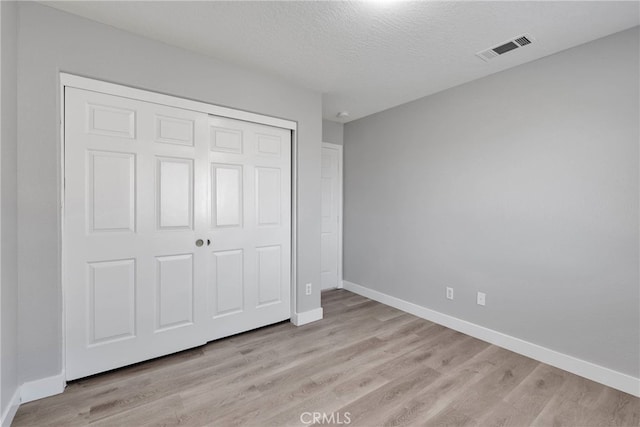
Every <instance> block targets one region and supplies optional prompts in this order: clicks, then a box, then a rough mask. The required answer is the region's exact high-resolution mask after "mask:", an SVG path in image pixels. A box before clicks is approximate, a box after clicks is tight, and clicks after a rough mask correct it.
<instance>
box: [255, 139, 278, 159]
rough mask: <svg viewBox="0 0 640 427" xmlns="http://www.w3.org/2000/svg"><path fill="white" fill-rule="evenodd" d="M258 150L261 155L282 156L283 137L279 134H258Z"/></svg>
mask: <svg viewBox="0 0 640 427" xmlns="http://www.w3.org/2000/svg"><path fill="white" fill-rule="evenodd" d="M256 140H257V144H256V152H257V154H258V155H259V156H264V157H277V158H280V155H281V153H282V138H281V137H280V136H277V135H264V134H257V135H256Z"/></svg>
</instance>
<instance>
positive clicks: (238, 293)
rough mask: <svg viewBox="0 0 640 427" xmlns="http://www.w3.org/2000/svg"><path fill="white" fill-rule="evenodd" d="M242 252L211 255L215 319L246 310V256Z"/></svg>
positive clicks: (220, 252)
mask: <svg viewBox="0 0 640 427" xmlns="http://www.w3.org/2000/svg"><path fill="white" fill-rule="evenodd" d="M243 255H244V254H243V251H242V250H231V251H218V252H213V253H212V254H211V268H212V275H211V277H212V282H211V285H210V286H211V292H210V294H211V297H212V299H213V301H212V303H211V306H212V307H213V313H212V315H213V317H220V316H225V315H229V314H234V313H239V312H242V311H243V310H244V277H243V270H244V256H243Z"/></svg>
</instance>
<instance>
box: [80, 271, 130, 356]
mask: <svg viewBox="0 0 640 427" xmlns="http://www.w3.org/2000/svg"><path fill="white" fill-rule="evenodd" d="M88 269H89V273H88V274H89V278H88V281H87V283H88V285H89V292H88V295H89V298H88V302H89V307H88V310H87V313H88V314H89V316H88V319H89V324H88V329H89V331H88V332H89V333H88V345H89V346H95V345H101V344H106V343H109V342H113V341H119V340H123V339H128V338H133V337H135V335H136V331H135V315H136V309H135V307H136V304H135V295H136V280H135V260H133V259H125V260H115V261H103V262H93V263H89V264H88Z"/></svg>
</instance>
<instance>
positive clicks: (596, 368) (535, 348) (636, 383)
mask: <svg viewBox="0 0 640 427" xmlns="http://www.w3.org/2000/svg"><path fill="white" fill-rule="evenodd" d="M344 288H345V289H346V290H348V291H351V292H354V293H356V294H359V295H362V296H364V297H367V298H369V299H372V300H375V301H378V302H381V303H382V304H386V305H389V306H391V307H395V308H397V309H399V310H402V311H405V312H407V313H411V314H413V315H414V316H418V317H421V318H423V319H427V320H429V321H431V322H435V323H438V324H440V325H443V326H446V327H447V328H451V329H454V330H456V331H458V332H462V333H464V334H467V335H470V336H472V337H474V338H478V339H480V340H482V341H486V342H488V343H491V344H495V345H497V346H498V347H502V348H506V349H507V350H511V351H513V352H515V353H519V354H522V355H524V356H527V357H530V358H532V359H535V360H538V361H540V362H543V363H546V364H548V365H551V366H555V367H556V368H559V369H562V370H565V371H568V372H571V373H573V374H576V375H579V376H581V377H584V378H588V379H590V380H592V381H595V382H598V383H600V384H604V385H606V386H609V387H612V388H615V389H617V390H621V391H624V392H625V393H629V394H632V395H634V396H638V397H640V378H635V377H632V376H631V375H627V374H623V373H621V372H618V371H614V370H612V369H609V368H605V367H604V366H600V365H596V364H594V363H591V362H587V361H586V360H582V359H578V358H576V357H573V356H569V355H567V354H564V353H560V352H558V351H555V350H551V349H549V348H546V347H542V346H540V345H538V344H534V343H531V342H529V341H524V340H522V339H520V338H516V337H513V336H511V335H506V334H503V333H502V332H498V331H495V330H493V329H489V328H485V327H483V326H480V325H476V324H475V323H471V322H467V321H466V320H461V319H458V318H457V317H453V316H449V315H447V314H443V313H440V312H438V311H435V310H431V309H428V308H426V307H422V306H420V305H417V304H414V303H411V302H408V301H405V300H402V299H400V298H396V297H392V296H391V295H387V294H384V293H382V292H379V291H375V290H372V289H369V288H365V287H364V286H361V285H357V284H355V283H351V282H349V281H347V280H345V281H344Z"/></svg>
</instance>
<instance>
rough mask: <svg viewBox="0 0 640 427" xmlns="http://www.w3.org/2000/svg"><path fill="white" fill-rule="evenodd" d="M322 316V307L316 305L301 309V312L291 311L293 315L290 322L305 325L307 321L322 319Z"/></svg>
mask: <svg viewBox="0 0 640 427" xmlns="http://www.w3.org/2000/svg"><path fill="white" fill-rule="evenodd" d="M322 316H323V311H322V307H318V308H316V309H313V310H309V311H303V312H302V313H293V316H291V323H293V324H294V325H296V326H302V325H306V324H307V323H311V322H316V321H318V320H322Z"/></svg>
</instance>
